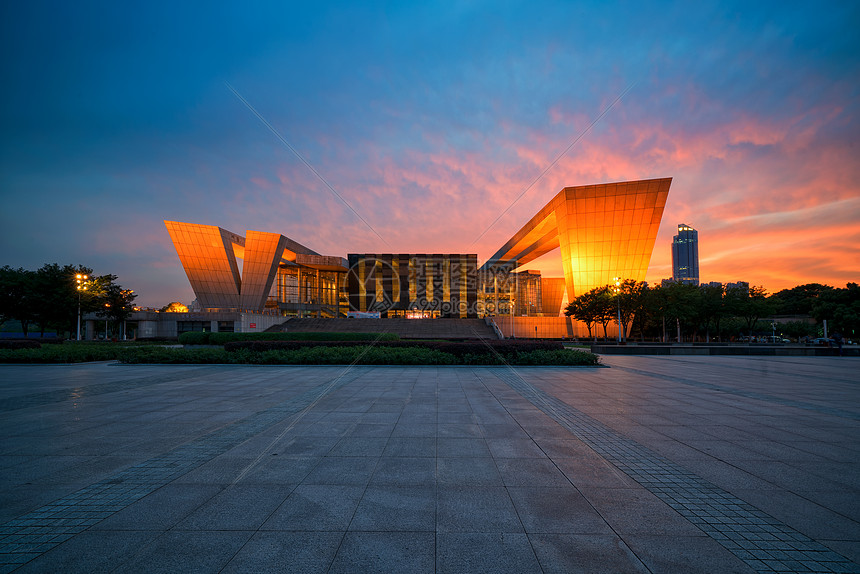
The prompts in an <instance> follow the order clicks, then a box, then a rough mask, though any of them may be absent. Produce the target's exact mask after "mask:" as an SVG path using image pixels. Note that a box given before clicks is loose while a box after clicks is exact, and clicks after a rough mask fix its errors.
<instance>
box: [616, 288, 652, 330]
mask: <svg viewBox="0 0 860 574" xmlns="http://www.w3.org/2000/svg"><path fill="white" fill-rule="evenodd" d="M619 287H620V291H619V292H618V293H616V297H618V300H617V301H616V304H617V306H618V308H620V310H621V334H622V337H623V338H624V340H625V341H626V340H627V332H628V326H629V325H630V323H631V322H632V321H633V318H634V317H635V316H636V314H637V313H641V312H642V310H643V307H644V304H645V299H646V291H647V290H648V284H647V283H645V282H644V281H634V280H633V279H625V280H624V281H622V282H621V285H620V286H619Z"/></svg>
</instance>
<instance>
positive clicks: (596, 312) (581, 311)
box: [564, 287, 605, 340]
mask: <svg viewBox="0 0 860 574" xmlns="http://www.w3.org/2000/svg"><path fill="white" fill-rule="evenodd" d="M601 289H605V288H601V287H596V288H594V289H592V290H591V291H588V292H586V293H583V294H582V295H580V296H579V297H576V298H575V299H574V300H573V301H571V303H570V304H569V305H568V306H567V307H566V308H565V310H564V314H565V315H567V316H568V317H573V318H574V319H576V320H577V321H581V322H583V323H585V326H586V328H587V329H588V336H589V337H591V336H592V332H591V328H592V326H593V325H594V324H595V323H597V322H598V321H601V320H602V319H603V316H604V314H605V311H604V309H603V302H602V301H601V294H600V291H601ZM594 339H595V340H597V335H595V336H594Z"/></svg>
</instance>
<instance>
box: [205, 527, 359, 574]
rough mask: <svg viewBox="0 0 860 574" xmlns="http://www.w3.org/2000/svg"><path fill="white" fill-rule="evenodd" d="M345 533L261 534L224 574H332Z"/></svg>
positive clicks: (247, 545)
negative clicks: (295, 573)
mask: <svg viewBox="0 0 860 574" xmlns="http://www.w3.org/2000/svg"><path fill="white" fill-rule="evenodd" d="M341 540H343V533H342V532H284V531H277V532H257V533H256V534H254V535H253V536H252V537H251V539H250V540H248V542H247V543H246V544H245V545H244V546H243V547H242V549H241V550H239V552H238V553H237V554H236V555H235V556H234V557H233V558H232V560H230V562H229V563H227V565H226V566H225V567H224V569H223V570H222V571H221V572H223V573H224V574H228V573H229V574H242V573H246V572H254V573H257V574H281V573H283V572H285V571H289V572H301V573H307V574H311V573H320V574H324V573H325V572H328V569H329V566H330V565H331V563H332V561H333V560H334V557H335V554H336V553H337V549H338V547H339V546H340V543H341Z"/></svg>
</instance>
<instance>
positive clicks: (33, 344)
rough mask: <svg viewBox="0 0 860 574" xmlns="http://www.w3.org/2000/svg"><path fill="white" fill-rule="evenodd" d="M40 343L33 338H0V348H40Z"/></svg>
mask: <svg viewBox="0 0 860 574" xmlns="http://www.w3.org/2000/svg"><path fill="white" fill-rule="evenodd" d="M41 348H42V344H41V343H40V342H39V341H36V340H34V339H0V349H41Z"/></svg>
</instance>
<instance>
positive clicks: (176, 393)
mask: <svg viewBox="0 0 860 574" xmlns="http://www.w3.org/2000/svg"><path fill="white" fill-rule="evenodd" d="M605 362H606V364H608V365H609V366H610V367H611V368H599V369H582V368H579V369H571V368H517V369H514V370H511V369H504V368H456V367H438V368H437V367H382V368H377V367H353V368H342V367H341V368H336V367H234V366H230V367H224V366H202V367H201V366H117V365H108V364H102V363H99V364H88V365H76V366H2V367H0V413H2V416H0V427H2V435H0V436H2V442H1V443H0V447H2V450H0V477H2V487H0V572H5V571H12V570H15V571H19V572H147V573H151V572H192V571H199V572H386V573H388V572H398V573H408V572H469V573H472V572H493V573H496V572H516V573H527V572H589V573H593V572H670V573H678V572H681V573H692V572H708V573H729V572H774V571H775V572H860V567H858V565H857V563H858V561H860V374H858V373H860V359H855V358H838V357H832V358H831V357H810V358H802V357H781V358H777V357H621V356H618V357H607V358H605Z"/></svg>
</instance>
